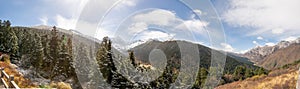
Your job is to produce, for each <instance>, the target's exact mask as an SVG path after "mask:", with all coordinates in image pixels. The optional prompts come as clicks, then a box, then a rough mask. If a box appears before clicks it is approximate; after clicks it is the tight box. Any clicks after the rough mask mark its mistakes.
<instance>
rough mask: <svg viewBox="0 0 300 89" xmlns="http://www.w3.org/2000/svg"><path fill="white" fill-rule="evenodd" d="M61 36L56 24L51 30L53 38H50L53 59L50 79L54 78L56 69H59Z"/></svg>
mask: <svg viewBox="0 0 300 89" xmlns="http://www.w3.org/2000/svg"><path fill="white" fill-rule="evenodd" d="M59 42H60V40H59V38H58V31H57V29H56V27H55V26H54V27H53V29H52V31H51V39H50V43H49V45H50V55H51V56H50V59H51V63H50V70H51V71H52V72H51V74H50V79H51V80H52V78H53V77H54V76H56V74H55V71H58V70H57V67H56V65H59V64H58V61H57V60H58V58H59V50H60V48H59V47H60V46H59Z"/></svg>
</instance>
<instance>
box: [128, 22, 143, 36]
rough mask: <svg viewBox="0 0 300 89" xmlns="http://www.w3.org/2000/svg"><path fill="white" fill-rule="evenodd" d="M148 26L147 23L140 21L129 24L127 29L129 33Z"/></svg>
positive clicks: (139, 30)
mask: <svg viewBox="0 0 300 89" xmlns="http://www.w3.org/2000/svg"><path fill="white" fill-rule="evenodd" d="M147 28H148V25H147V24H146V23H143V22H140V23H134V24H131V26H129V28H128V30H129V33H131V34H134V33H138V32H141V31H143V30H146V29H147Z"/></svg>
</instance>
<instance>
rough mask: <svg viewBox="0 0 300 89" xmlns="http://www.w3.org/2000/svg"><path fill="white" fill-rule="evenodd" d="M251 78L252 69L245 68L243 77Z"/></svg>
mask: <svg viewBox="0 0 300 89" xmlns="http://www.w3.org/2000/svg"><path fill="white" fill-rule="evenodd" d="M252 76H253V71H252V69H250V68H247V69H246V72H245V77H246V78H249V77H252Z"/></svg>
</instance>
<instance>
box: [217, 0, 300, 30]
mask: <svg viewBox="0 0 300 89" xmlns="http://www.w3.org/2000/svg"><path fill="white" fill-rule="evenodd" d="M299 4H300V0H229V5H230V6H229V9H228V10H227V11H225V13H223V14H222V18H223V19H224V21H225V22H227V23H229V24H230V25H232V26H236V27H240V26H242V27H251V28H254V29H256V30H254V31H249V33H248V35H261V34H264V35H265V36H266V35H272V34H270V33H269V32H272V33H273V35H279V36H287V35H291V34H300V31H299V29H300V19H299V16H300V10H299V8H300V5H299ZM283 32H285V34H282V33H283ZM286 32H289V33H286Z"/></svg>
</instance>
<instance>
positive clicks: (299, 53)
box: [259, 44, 300, 69]
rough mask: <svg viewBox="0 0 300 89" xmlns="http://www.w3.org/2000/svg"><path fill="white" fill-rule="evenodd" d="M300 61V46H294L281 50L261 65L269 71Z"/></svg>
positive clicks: (266, 58) (265, 59) (268, 57)
mask: <svg viewBox="0 0 300 89" xmlns="http://www.w3.org/2000/svg"><path fill="white" fill-rule="evenodd" d="M299 59H300V44H292V45H290V46H288V47H286V48H283V49H279V50H277V51H275V52H274V53H272V54H270V55H269V56H267V57H265V58H264V60H263V61H262V62H261V63H260V64H259V65H261V66H262V67H264V68H267V69H274V68H278V67H281V66H283V65H285V64H289V63H293V62H294V61H297V60H299Z"/></svg>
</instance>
